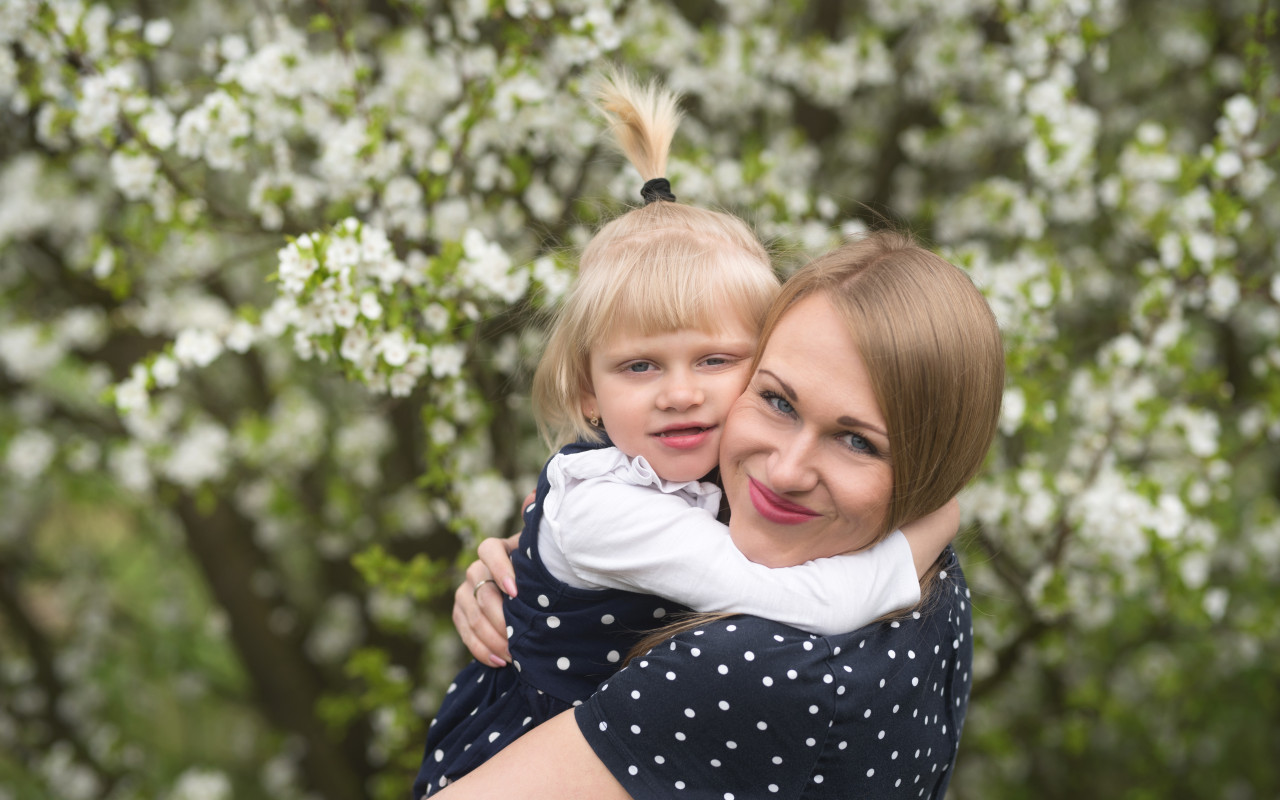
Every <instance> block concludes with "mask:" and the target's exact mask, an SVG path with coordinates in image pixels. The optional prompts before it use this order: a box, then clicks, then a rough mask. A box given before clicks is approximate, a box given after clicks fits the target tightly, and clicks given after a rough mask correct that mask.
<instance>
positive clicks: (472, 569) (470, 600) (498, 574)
mask: <svg viewBox="0 0 1280 800" xmlns="http://www.w3.org/2000/svg"><path fill="white" fill-rule="evenodd" d="M519 544H520V534H516V535H515V536H511V537H508V538H506V539H498V538H492V539H485V540H484V541H482V542H481V543H480V547H479V548H478V550H477V552H478V553H479V556H480V560H479V561H476V562H474V563H473V564H472V565H471V566H469V567H467V572H466V579H465V580H464V581H463V582H462V585H461V586H459V587H458V590H457V591H456V592H454V593H453V626H454V627H455V628H457V629H458V635H459V636H461V637H462V643H463V644H464V645H466V646H467V649H468V650H470V651H471V655H473V656H475V658H476V660H477V661H479V662H480V663H481V664H489V665H491V666H494V667H501V666H505V665H506V664H507V663H508V662H510V661H511V653H510V651H509V650H507V622H506V619H504V618H503V615H502V596H503V593H506V594H507V595H510V596H511V597H515V594H516V574H515V570H514V569H512V567H511V551H512V550H515V549H516V547H518V546H519Z"/></svg>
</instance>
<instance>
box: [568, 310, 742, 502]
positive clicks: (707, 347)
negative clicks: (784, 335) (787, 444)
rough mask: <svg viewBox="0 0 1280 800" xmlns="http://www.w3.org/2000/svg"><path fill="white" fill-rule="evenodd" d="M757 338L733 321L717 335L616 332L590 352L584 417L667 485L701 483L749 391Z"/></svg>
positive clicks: (701, 332) (717, 455)
mask: <svg viewBox="0 0 1280 800" xmlns="http://www.w3.org/2000/svg"><path fill="white" fill-rule="evenodd" d="M756 333H757V331H756V329H755V326H754V325H748V324H746V323H745V322H744V321H743V320H741V319H736V318H730V319H726V320H725V321H724V323H723V324H722V326H721V330H719V331H717V332H711V331H703V330H690V329H681V330H677V331H668V332H665V333H658V334H653V335H641V334H638V333H635V332H633V331H628V330H626V329H625V328H624V329H622V330H619V331H618V332H616V333H614V334H613V335H612V336H610V337H609V338H608V339H607V340H605V341H603V342H601V343H600V344H599V345H598V346H596V347H594V348H593V349H592V351H591V389H590V390H589V391H587V392H584V393H583V396H582V413H583V414H584V415H586V416H587V417H593V416H598V417H600V419H601V421H602V424H603V426H604V429H605V431H606V432H607V433H608V434H609V438H610V439H611V440H613V443H614V445H616V446H617V447H618V449H619V450H621V451H622V452H624V453H626V454H627V455H629V456H633V457H634V456H644V457H645V460H646V461H648V462H649V466H651V467H652V468H653V470H654V471H655V472H656V473H657V474H658V476H659V477H661V478H663V479H664V480H668V481H690V480H696V479H698V478H701V477H702V476H704V475H706V474H707V473H708V472H710V471H711V469H712V468H713V467H715V465H716V463H717V461H718V460H719V458H720V435H721V433H722V431H723V429H724V419H725V415H726V414H728V412H729V408H730V406H732V405H733V401H734V400H736V399H737V398H738V396H739V395H741V394H742V390H743V389H744V388H745V387H746V385H747V379H748V378H749V377H750V374H749V369H750V363H751V357H752V355H753V354H754V353H755V346H756Z"/></svg>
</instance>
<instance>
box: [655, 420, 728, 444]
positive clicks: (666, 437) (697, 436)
mask: <svg viewBox="0 0 1280 800" xmlns="http://www.w3.org/2000/svg"><path fill="white" fill-rule="evenodd" d="M713 430H715V428H714V427H709V428H704V427H701V426H698V425H686V426H679V425H676V426H672V427H670V428H667V429H666V430H663V431H661V432H659V433H656V434H654V437H653V438H655V439H657V440H658V441H659V442H661V443H662V444H664V445H666V446H667V447H673V448H675V449H676V450H692V449H693V448H695V447H698V446H699V445H701V444H702V443H704V442H706V441H707V438H708V437H710V436H711V432H712V431H713Z"/></svg>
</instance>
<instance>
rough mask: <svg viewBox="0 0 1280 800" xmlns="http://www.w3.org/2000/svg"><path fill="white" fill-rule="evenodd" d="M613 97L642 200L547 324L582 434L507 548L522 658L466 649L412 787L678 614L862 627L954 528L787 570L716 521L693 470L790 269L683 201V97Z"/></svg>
mask: <svg viewBox="0 0 1280 800" xmlns="http://www.w3.org/2000/svg"><path fill="white" fill-rule="evenodd" d="M600 105H601V108H602V109H603V111H604V112H605V113H606V115H608V116H609V117H610V118H611V120H612V121H613V122H614V129H615V132H616V134H617V136H618V139H619V143H620V145H621V147H622V150H623V152H624V153H625V154H626V155H627V157H628V159H629V160H630V161H631V163H632V164H633V165H634V166H635V167H636V169H637V170H638V171H639V172H640V174H641V176H642V177H644V178H645V179H646V183H645V185H644V189H643V190H642V192H641V194H642V196H643V197H644V198H645V200H646V204H645V205H644V206H642V207H640V208H637V209H633V210H632V211H630V212H628V213H626V214H623V215H622V216H621V217H619V218H617V219H615V220H614V221H612V222H610V223H609V224H608V225H606V226H605V227H604V228H603V229H602V230H601V231H600V232H599V233H598V234H597V235H596V237H595V238H594V239H593V240H592V241H591V243H590V244H589V245H588V246H587V248H586V250H585V251H584V253H583V255H582V259H581V264H580V268H579V279H578V284H577V286H576V287H575V288H574V291H573V292H572V294H571V295H570V297H569V298H568V300H567V301H566V302H565V305H564V306H563V308H562V309H561V312H560V315H559V316H558V318H557V320H556V322H555V325H554V326H553V329H552V333H551V337H550V340H549V342H548V345H547V349H546V352H545V353H544V355H543V359H542V361H541V363H540V364H539V366H538V370H537V373H536V374H535V376H534V384H533V395H534V401H535V407H536V408H537V410H538V413H539V419H540V424H542V425H543V430H544V432H546V433H548V438H551V437H552V436H554V437H555V438H557V439H558V440H559V441H561V442H564V441H573V442H574V443H573V444H569V445H567V446H565V447H563V448H561V449H560V451H559V452H558V453H557V454H556V455H555V456H554V457H552V459H551V460H550V461H549V462H548V463H547V465H546V466H545V467H544V469H543V471H542V474H541V476H540V477H539V480H538V487H537V491H536V495H535V501H534V502H533V503H532V504H531V505H529V507H528V508H526V509H525V513H524V530H523V532H522V533H521V536H520V547H519V549H518V550H517V551H516V552H515V553H513V556H512V560H513V562H514V568H515V572H516V582H517V586H518V588H519V592H518V596H516V597H512V598H509V599H508V600H507V601H506V604H505V607H504V610H505V614H506V618H507V635H508V646H509V648H510V651H511V656H512V663H511V664H510V665H509V666H505V667H501V668H494V667H490V666H485V665H483V664H480V663H479V662H472V663H471V664H469V665H468V666H467V667H466V668H464V669H463V670H462V672H461V673H460V674H459V675H458V677H457V679H456V680H455V681H454V683H453V685H452V686H450V687H449V691H448V694H447V695H446V697H445V699H444V702H443V704H442V705H441V708H440V712H439V714H438V716H437V717H436V719H435V721H434V722H432V726H431V729H430V731H429V733H428V736H427V745H426V750H425V753H424V757H423V761H422V767H421V770H420V772H419V775H418V779H417V781H416V782H415V784H414V790H413V797H414V798H415V800H417V798H422V797H424V796H427V795H429V794H430V793H431V792H433V791H437V790H438V789H439V787H442V786H445V785H447V784H448V783H449V782H450V781H452V780H455V779H457V778H459V777H461V776H462V775H464V774H466V773H467V772H470V771H471V770H472V769H474V768H475V767H477V766H478V765H479V764H481V763H483V762H484V761H486V760H487V759H488V758H490V757H491V756H492V755H493V754H495V753H496V752H498V751H499V750H500V749H502V748H503V747H505V746H506V745H507V744H509V743H510V742H512V741H513V740H515V739H516V738H517V737H519V736H520V735H521V734H522V733H524V732H525V731H527V730H529V729H530V728H532V727H534V726H536V725H538V724H539V723H541V722H543V721H545V720H547V719H549V718H550V717H552V716H554V715H555V714H557V713H559V712H560V711H563V710H564V709H566V708H568V707H569V706H571V705H577V704H579V703H580V702H581V701H582V700H584V699H586V698H587V697H588V696H590V695H591V693H592V692H593V691H595V689H596V687H597V686H598V685H599V684H600V683H601V682H602V681H603V680H605V679H606V678H607V677H608V676H609V675H611V674H612V673H613V672H614V671H615V670H617V669H618V668H619V667H620V666H622V660H623V658H624V657H625V655H626V654H627V652H628V651H629V650H630V649H631V646H632V645H633V644H635V643H636V642H637V641H638V640H639V639H640V638H641V637H642V635H643V634H644V633H645V632H647V631H649V630H651V629H653V628H656V627H658V626H660V625H663V624H665V623H666V622H669V621H670V620H668V619H666V617H667V616H668V615H670V614H671V613H673V612H683V611H687V610H689V609H693V610H695V611H711V612H714V611H721V612H734V613H742V614H751V615H755V616H760V617H766V618H770V619H773V620H777V621H779V622H784V623H787V624H789V625H793V626H795V627H799V628H802V629H804V630H808V631H811V632H813V633H818V634H824V635H826V634H835V633H843V632H846V631H851V630H855V629H857V628H859V627H862V626H863V625H866V624H867V623H869V622H871V621H872V620H874V619H876V618H877V617H879V616H882V615H884V614H887V613H889V612H891V611H894V610H896V609H901V608H904V607H907V606H910V605H912V604H914V603H916V602H917V601H918V600H919V582H918V570H919V571H921V572H922V571H923V570H924V569H926V568H927V566H928V564H930V563H932V561H933V559H934V558H935V557H936V556H937V555H938V554H939V553H940V552H941V551H942V549H943V547H944V546H945V545H946V543H947V541H949V540H950V538H951V537H952V536H953V535H954V533H955V530H954V528H953V527H952V528H951V529H950V530H939V528H940V527H947V526H946V525H945V524H943V523H942V522H941V520H934V519H930V518H926V520H922V521H920V522H917V523H913V524H912V525H911V526H908V527H909V528H913V529H915V528H918V530H912V541H911V544H910V545H909V544H908V540H907V538H906V537H905V536H904V534H903V533H901V532H895V533H894V534H892V535H891V536H890V537H889V538H888V539H887V540H885V541H884V542H882V543H881V544H879V545H877V546H876V547H875V548H873V549H871V550H869V551H865V552H861V553H858V554H852V555H844V556H837V557H834V558H827V559H819V560H817V561H811V562H809V563H808V564H805V565H802V566H798V567H789V568H783V569H769V568H767V567H764V566H761V565H759V564H755V563H752V562H750V561H748V560H747V559H746V558H745V557H744V556H743V555H742V554H741V553H740V552H738V550H737V549H736V548H735V547H734V546H733V543H732V540H731V539H730V537H729V536H728V535H727V528H726V527H725V526H724V525H723V524H721V523H719V522H718V521H717V519H716V517H717V515H718V513H719V510H720V497H721V493H720V490H719V488H718V487H717V486H716V485H715V484H714V483H711V482H709V481H708V482H704V481H702V480H700V479H702V478H704V477H706V476H707V474H708V473H709V472H711V471H712V470H713V469H714V468H715V467H716V465H717V462H718V460H719V445H720V434H721V428H722V424H723V422H724V419H725V415H726V414H727V412H728V410H729V407H730V405H732V404H733V402H734V401H735V400H737V398H738V397H739V395H741V394H742V392H743V390H744V389H745V387H746V384H747V381H748V379H749V378H750V370H751V362H752V357H753V355H754V353H755V348H756V339H757V334H758V332H759V328H760V324H761V322H762V319H763V316H764V313H765V311H766V310H767V308H768V306H769V304H770V303H771V301H772V300H773V298H774V296H775V295H776V293H777V291H778V281H777V278H776V276H775V275H774V273H773V271H772V268H771V266H770V262H769V257H768V254H767V252H766V251H765V248H764V247H763V246H762V245H761V244H760V242H759V240H758V239H757V238H756V237H755V235H754V234H753V233H752V232H751V230H750V228H749V227H748V226H747V225H746V224H745V223H743V222H742V221H741V220H739V219H737V218H736V217H733V216H730V215H727V214H722V213H719V212H713V211H706V210H701V209H696V208H692V207H689V206H686V205H680V204H677V203H676V202H675V197H674V196H673V195H672V194H671V192H670V187H669V185H668V184H667V181H666V180H664V179H662V178H659V177H658V176H660V175H662V174H663V173H664V172H665V170H666V158H667V150H668V147H669V145H670V142H671V138H672V136H673V134H674V131H675V126H676V122H677V120H678V112H677V110H676V98H675V96H674V95H671V94H668V93H665V92H661V91H659V90H658V89H656V88H655V87H648V88H647V89H645V88H640V87H637V86H635V85H633V84H632V83H631V82H629V81H628V80H626V79H625V78H621V77H615V78H613V79H611V80H609V81H607V82H606V83H605V85H604V87H603V89H602V91H601V94H600ZM777 513H779V514H785V513H787V510H786V508H783V507H779V508H778V509H777ZM913 547H914V548H915V550H916V551H917V552H916V553H915V558H913ZM917 564H918V566H917ZM481 588H483V587H482V586H478V587H477V588H476V591H479V590H480V589H481ZM639 665H640V667H641V668H643V667H644V666H645V662H644V661H640V662H639ZM667 678H668V679H670V680H678V679H679V678H678V676H677V675H675V674H668V675H667Z"/></svg>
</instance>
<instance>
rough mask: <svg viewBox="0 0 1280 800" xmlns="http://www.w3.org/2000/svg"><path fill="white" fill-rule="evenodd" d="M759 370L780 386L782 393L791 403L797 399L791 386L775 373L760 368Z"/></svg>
mask: <svg viewBox="0 0 1280 800" xmlns="http://www.w3.org/2000/svg"><path fill="white" fill-rule="evenodd" d="M760 372H763V373H764V374H765V375H768V376H769V377H770V378H773V379H774V380H775V381H777V382H778V385H779V386H781V387H782V393H783V394H785V395H786V396H787V399H788V400H790V401H791V402H793V403H794V402H795V401H796V399H797V398H796V390H795V389H792V388H791V386H790V385H789V384H788V383H787V382H786V381H784V380H783V379H782V378H779V377H778V375H777V373H775V372H773V371H772V370H767V369H761V370H760Z"/></svg>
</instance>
